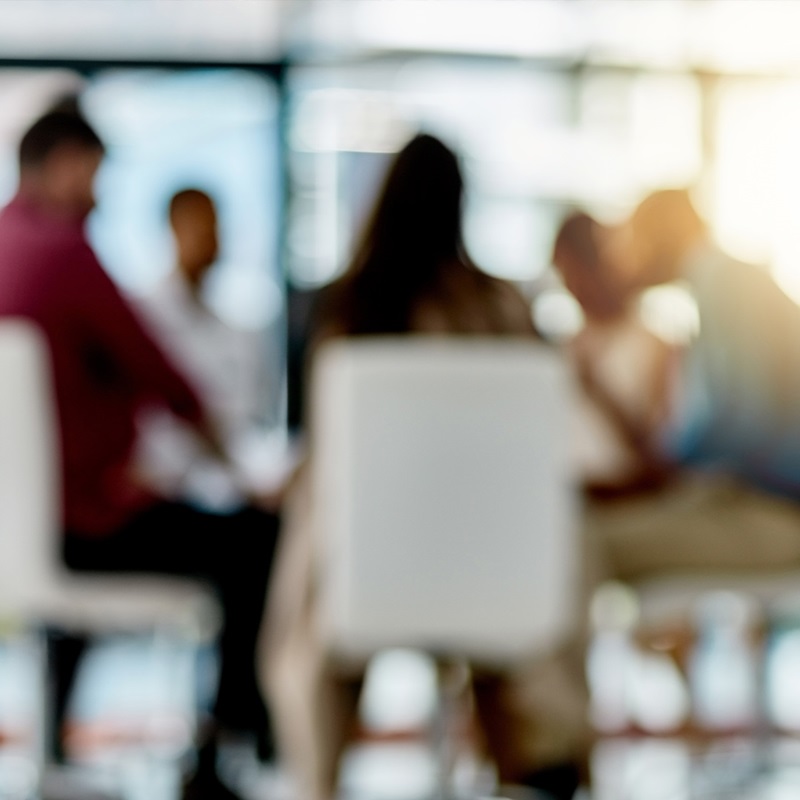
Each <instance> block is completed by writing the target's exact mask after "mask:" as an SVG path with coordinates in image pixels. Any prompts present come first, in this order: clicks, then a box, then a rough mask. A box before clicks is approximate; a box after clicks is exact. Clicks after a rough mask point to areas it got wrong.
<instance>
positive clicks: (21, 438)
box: [0, 318, 60, 614]
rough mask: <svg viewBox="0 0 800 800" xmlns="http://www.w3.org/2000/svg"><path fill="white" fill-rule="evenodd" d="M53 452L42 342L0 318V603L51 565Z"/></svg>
mask: <svg viewBox="0 0 800 800" xmlns="http://www.w3.org/2000/svg"><path fill="white" fill-rule="evenodd" d="M58 462H59V457H58V447H57V436H56V418H55V410H54V403H53V394H52V387H51V382H50V368H49V357H48V350H47V344H46V342H45V340H44V337H43V335H42V334H41V333H40V332H39V330H38V329H37V328H36V327H35V326H34V325H33V324H32V323H30V322H28V321H25V320H22V319H11V318H6V319H2V320H0V609H2V613H3V614H7V613H9V612H11V613H13V612H14V611H15V610H20V611H22V610H24V609H25V608H26V607H27V604H28V603H27V600H28V598H30V597H33V596H35V595H36V593H37V592H38V591H40V590H41V587H42V586H43V585H44V586H47V585H49V584H50V583H52V580H53V574H54V573H55V571H56V564H57V558H58V555H57V543H58V541H59V539H58V533H59V532H58V520H59V516H60V508H59V506H60V503H59V466H58Z"/></svg>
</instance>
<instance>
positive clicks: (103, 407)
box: [0, 109, 278, 798]
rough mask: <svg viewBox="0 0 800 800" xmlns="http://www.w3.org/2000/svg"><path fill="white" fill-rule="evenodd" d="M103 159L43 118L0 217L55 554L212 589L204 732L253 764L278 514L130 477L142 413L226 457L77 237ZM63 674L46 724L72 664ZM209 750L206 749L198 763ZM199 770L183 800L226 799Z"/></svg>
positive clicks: (78, 124)
mask: <svg viewBox="0 0 800 800" xmlns="http://www.w3.org/2000/svg"><path fill="white" fill-rule="evenodd" d="M102 156H103V145H102V143H101V141H100V139H99V137H98V136H97V134H96V133H95V132H94V131H93V130H92V128H91V127H90V126H89V125H88V123H87V122H86V121H85V119H84V118H83V117H82V116H81V115H80V114H79V113H78V112H77V110H76V109H62V110H55V111H51V112H49V113H47V114H45V115H44V116H43V117H41V118H40V119H39V120H38V121H37V122H35V123H34V124H33V125H32V127H31V128H30V129H29V130H28V132H27V133H26V134H25V135H24V136H23V138H22V140H21V142H20V147H19V166H20V181H19V190H18V192H17V195H16V196H15V197H14V199H13V200H12V201H11V202H10V203H9V204H8V205H7V206H6V207H5V208H4V209H3V210H2V212H0V317H10V316H17V317H24V318H28V319H30V320H32V321H34V322H35V323H36V324H37V325H38V326H39V327H40V328H41V330H42V331H43V333H44V334H45V336H46V338H47V341H48V343H49V348H50V357H51V365H52V374H53V382H54V388H55V395H56V405H57V410H58V415H59V422H60V425H59V429H60V436H61V441H60V444H61V460H62V494H63V527H64V558H65V561H66V563H67V565H68V566H69V567H70V568H71V569H74V570H84V571H102V572H161V573H169V574H180V575H192V576H199V577H202V578H205V579H207V580H208V581H209V582H211V583H212V585H214V586H215V588H216V589H217V591H218V593H219V595H220V598H221V602H222V606H223V611H224V614H225V623H224V625H223V632H222V635H221V640H220V658H221V661H220V679H219V686H218V692H217V698H216V703H215V707H214V720H215V723H214V725H213V730H214V732H215V734H219V732H220V731H231V732H232V733H235V734H243V733H245V734H246V733H253V734H255V735H256V736H257V737H258V738H259V740H260V742H261V744H262V755H265V753H264V750H265V749H267V746H268V745H267V744H266V743H265V738H266V737H267V729H268V722H267V714H266V709H265V706H264V703H263V701H262V699H261V696H260V693H259V690H258V688H257V687H258V684H257V681H256V677H255V666H254V653H255V643H256V638H257V635H258V630H259V626H260V622H261V614H262V609H263V605H264V596H265V592H266V586H267V580H268V574H269V569H270V564H271V561H272V554H273V550H274V545H275V538H276V531H277V524H278V523H277V517H276V515H274V514H271V513H269V512H266V511H262V510H258V509H256V508H254V507H249V506H248V507H245V508H243V509H241V511H239V512H237V513H235V514H230V515H216V514H209V513H204V512H202V511H200V510H197V509H195V508H193V507H191V506H188V505H184V504H180V503H174V502H167V501H166V500H163V499H161V498H159V497H157V496H155V495H154V494H152V492H151V491H149V490H148V489H146V488H145V487H144V486H143V485H141V484H140V483H139V481H137V477H136V474H135V471H134V469H133V467H132V453H133V447H134V443H135V421H136V417H137V414H138V413H139V411H140V410H141V409H142V408H144V407H145V406H148V405H161V406H163V407H166V408H168V409H170V410H171V411H172V412H173V413H175V414H176V415H178V416H180V417H182V418H183V419H185V420H187V421H188V422H189V423H191V424H192V425H193V426H194V427H195V428H196V430H197V431H198V432H199V433H200V434H201V437H202V439H203V440H204V441H205V442H206V443H207V445H208V447H209V450H210V451H211V452H212V453H215V454H216V455H218V456H219V457H220V458H224V457H225V456H224V452H223V449H222V447H221V445H220V443H219V439H218V438H217V436H216V434H215V432H214V430H213V427H212V425H211V424H210V423H209V422H208V421H207V417H206V414H205V410H204V408H203V404H202V402H201V400H200V399H199V398H198V396H197V393H196V392H195V390H194V389H193V388H192V386H191V385H190V384H189V383H188V381H187V380H186V379H185V378H184V377H183V376H182V375H181V374H180V372H179V371H178V370H177V369H176V368H175V367H174V366H173V365H172V364H171V363H170V362H169V360H168V359H167V357H166V356H165V355H164V354H163V353H162V352H161V350H160V349H159V348H158V347H157V346H156V344H155V343H154V342H153V340H152V339H151V338H150V336H149V335H148V334H147V333H146V332H145V331H144V330H143V328H142V326H141V324H140V323H139V320H138V319H137V318H136V316H135V314H134V312H133V311H132V310H131V308H130V306H129V305H128V303H126V301H125V300H124V298H123V297H122V296H121V294H120V292H119V291H118V290H117V289H116V287H115V286H114V284H113V283H112V281H111V280H110V279H109V277H108V276H107V275H106V273H105V272H104V270H103V268H102V267H101V266H100V264H99V262H98V261H97V258H96V257H95V255H94V253H93V252H92V250H91V248H90V247H89V244H88V243H87V241H86V238H85V235H84V230H83V229H84V222H85V219H86V216H87V214H88V213H89V212H90V211H91V209H92V207H93V205H94V197H93V180H94V176H95V173H96V171H97V168H98V167H99V165H100V162H101V159H102ZM81 650H82V646H78V648H77V650H76V658H75V663H77V657H78V654H79V653H80V651H81ZM56 651H58V648H56ZM61 666H64V663H63V659H62V664H61ZM62 673H63V676H62V677H63V679H64V682H65V683H66V684H67V685H66V686H64V687H62V688H63V689H64V691H63V692H62V693H61V697H60V708H59V715H60V714H61V713H63V706H64V704H65V700H66V691H67V690H68V688H69V684H70V683H71V682H72V674H74V664H73V668H69V669H65V670H62ZM60 721H61V720H60V719H59V720H57V722H60ZM213 749H214V748H213V747H211V748H209V749H208V750H207V751H206V752H209V753H211V754H212V755H210V756H208V758H209V759H210V760H211V761H213ZM200 761H201V765H200V767H201V769H200V771H201V772H202V770H205V775H204V776H203V775H201V777H202V778H206V777H209V776H210V778H211V779H210V780H208V781H206V780H205V779H203V780H200V779H199V778H195V779H194V780H193V781H192V782H191V785H190V789H191V791H190V792H189V794H191V797H193V798H222V797H231V796H233V795H231V794H230V793H228V792H227V790H226V789H225V788H224V787H223V786H222V784H221V783H220V782H219V781H217V780H216V779H215V776H214V775H213V769H212V767H213V764H208V763H204V762H203V759H202V758H201V759H200ZM198 774H199V773H198Z"/></svg>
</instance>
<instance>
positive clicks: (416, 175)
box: [336, 134, 469, 333]
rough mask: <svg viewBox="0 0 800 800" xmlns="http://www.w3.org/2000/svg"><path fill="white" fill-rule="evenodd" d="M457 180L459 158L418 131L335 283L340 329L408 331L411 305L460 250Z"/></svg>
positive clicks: (459, 188)
mask: <svg viewBox="0 0 800 800" xmlns="http://www.w3.org/2000/svg"><path fill="white" fill-rule="evenodd" d="M463 189H464V185H463V181H462V177H461V170H460V167H459V164H458V159H457V158H456V156H455V154H454V153H453V151H452V150H450V149H449V148H448V147H447V146H446V145H444V144H443V143H442V142H441V141H440V140H439V139H437V138H435V137H434V136H430V135H428V134H420V135H418V136H415V137H414V138H413V139H411V141H410V142H408V144H407V145H406V146H405V147H404V148H403V149H402V150H401V151H400V152H399V153H398V154H397V156H396V157H395V159H394V161H393V162H392V164H391V165H390V167H389V170H388V172H387V175H386V177H385V180H384V183H383V186H382V188H381V191H380V192H379V194H378V197H377V199H376V201H375V204H374V206H373V210H372V214H371V216H370V217H369V219H368V222H367V225H366V227H365V229H364V232H363V235H362V237H361V240H360V243H359V244H358V246H357V247H356V250H355V255H354V257H353V259H352V261H351V263H350V266H349V267H348V269H347V270H346V272H345V274H344V276H343V277H342V279H340V281H339V282H338V284H337V286H336V288H337V289H339V290H340V291H338V292H337V293H336V294H337V301H338V305H339V307H340V310H341V311H342V313H343V316H344V317H345V327H346V328H348V329H349V330H351V332H354V333H369V332H386V333H391V332H400V331H405V330H407V328H408V324H409V317H410V314H411V313H412V307H413V304H414V302H415V300H417V299H418V298H419V297H420V296H421V295H422V294H423V293H424V292H425V291H426V290H427V289H428V288H430V287H431V286H433V285H435V284H436V282H437V280H438V279H439V278H440V276H441V272H442V270H443V269H445V268H446V267H447V265H449V264H452V263H453V262H457V261H460V262H462V263H464V264H466V265H469V260H468V258H467V256H466V253H465V251H464V247H463V236H462V227H461V207H462V195H463Z"/></svg>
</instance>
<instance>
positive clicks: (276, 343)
mask: <svg viewBox="0 0 800 800" xmlns="http://www.w3.org/2000/svg"><path fill="white" fill-rule="evenodd" d="M76 89H80V90H82V93H81V100H82V103H83V107H84V111H85V113H86V114H87V116H88V117H89V118H90V120H91V121H92V122H93V124H94V125H95V126H96V128H97V129H98V131H99V133H100V135H101V137H102V138H103V139H104V141H105V143H106V145H107V149H108V153H107V157H106V159H105V160H104V163H103V165H102V167H101V170H100V172H99V174H98V179H97V187H96V188H97V198H98V205H97V208H96V210H95V211H94V212H93V214H92V216H91V217H90V219H89V226H88V230H89V235H90V238H91V240H92V243H93V245H94V247H95V249H96V251H97V253H98V255H99V256H100V258H101V261H102V262H103V263H104V265H105V267H106V268H107V269H108V271H109V273H110V274H111V275H112V277H113V278H114V279H115V280H116V281H117V282H118V283H119V285H120V286H121V287H123V289H124V290H125V291H128V292H130V293H132V294H134V295H136V294H139V293H142V292H147V291H148V290H149V289H150V288H151V287H153V286H154V285H155V284H156V282H157V281H158V280H159V279H160V278H161V277H163V276H164V275H165V274H166V273H167V272H168V271H169V270H170V269H171V267H172V266H173V250H172V241H171V238H170V235H169V228H168V222H167V205H168V202H169V198H170V197H171V195H172V193H173V192H175V191H176V190H178V189H181V188H184V187H198V188H201V189H203V190H205V191H207V192H208V193H209V194H210V195H211V196H212V197H213V198H214V200H215V202H216V204H217V207H218V212H219V221H220V246H221V252H220V258H219V261H218V263H217V264H216V266H215V268H214V270H213V271H212V273H211V277H210V281H209V283H208V286H207V300H208V303H209V305H210V306H211V307H212V308H213V309H214V310H215V311H216V312H217V313H218V314H219V316H221V317H222V318H223V319H225V320H226V321H227V322H229V323H230V324H231V325H233V326H239V327H247V328H250V329H254V330H259V331H261V332H262V334H263V336H264V337H265V339H266V341H267V343H268V352H269V359H270V364H269V370H270V380H269V386H270V395H269V397H267V398H265V401H264V402H265V404H266V406H267V408H266V409H265V417H266V418H267V419H270V420H272V421H273V422H275V423H277V422H278V420H279V419H280V418H281V415H282V413H283V412H282V408H283V403H284V400H283V396H284V383H285V368H284V360H285V359H284V352H283V351H284V338H285V337H284V331H283V327H284V321H285V314H284V292H283V277H282V274H281V269H280V265H279V220H280V213H281V210H280V202H281V196H282V190H281V186H280V180H279V176H280V164H279V161H280V149H279V135H278V134H279V131H278V98H277V91H276V89H275V86H274V84H273V83H272V81H271V80H269V79H268V78H265V77H263V76H262V75H261V74H259V73H255V72H250V71H244V70H228V69H207V70H178V71H169V70H149V69H147V70H124V71H119V70H105V71H102V72H98V73H96V74H94V75H93V76H91V77H90V78H88V79H86V78H81V77H79V76H78V75H77V74H75V73H73V72H70V71H65V70H23V71H19V70H8V71H5V72H2V73H0V99H3V98H5V99H6V100H9V101H13V102H8V103H7V104H4V107H6V106H7V107H8V108H11V109H13V111H12V113H11V115H10V116H5V117H3V118H2V122H1V123H0V195H1V196H2V199H3V200H6V199H8V196H9V195H10V193H11V192H12V191H13V189H14V186H15V183H16V162H15V150H16V143H17V141H18V139H19V136H20V134H21V133H22V131H23V130H24V129H25V127H26V126H27V125H28V124H29V123H30V122H31V121H32V120H33V119H34V118H35V117H36V116H37V115H38V114H39V113H41V111H42V110H44V109H45V108H46V107H47V106H48V105H49V104H50V103H52V102H53V101H54V100H56V99H57V98H58V97H59V96H60V95H62V94H63V93H65V92H70V91H75V90H76Z"/></svg>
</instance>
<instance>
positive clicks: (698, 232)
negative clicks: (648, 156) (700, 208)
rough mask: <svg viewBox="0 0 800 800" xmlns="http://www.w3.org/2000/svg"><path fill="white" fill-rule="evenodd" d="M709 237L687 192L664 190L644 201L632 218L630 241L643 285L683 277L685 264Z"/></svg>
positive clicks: (637, 275)
mask: <svg viewBox="0 0 800 800" xmlns="http://www.w3.org/2000/svg"><path fill="white" fill-rule="evenodd" d="M705 236H706V226H705V223H704V222H703V220H702V219H701V218H700V215H699V214H698V213H697V211H696V209H695V207H694V205H693V204H692V200H691V196H690V194H689V191H688V190H686V189H662V190H659V191H657V192H653V193H652V194H650V195H648V196H647V197H645V198H644V200H642V202H641V203H640V204H639V205H638V206H637V208H636V209H635V210H634V212H633V214H632V216H631V219H630V239H631V244H632V248H633V252H634V260H635V265H636V280H637V282H638V283H639V285H641V286H652V285H655V284H659V283H667V282H669V281H673V280H676V279H677V278H679V277H680V272H681V267H682V262H683V260H684V258H685V257H686V256H687V255H688V253H689V251H690V250H691V249H692V248H694V247H695V246H696V245H697V244H698V243H699V242H701V241H702V240H703V238H704V237H705Z"/></svg>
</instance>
